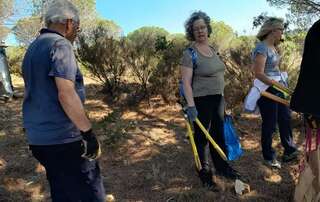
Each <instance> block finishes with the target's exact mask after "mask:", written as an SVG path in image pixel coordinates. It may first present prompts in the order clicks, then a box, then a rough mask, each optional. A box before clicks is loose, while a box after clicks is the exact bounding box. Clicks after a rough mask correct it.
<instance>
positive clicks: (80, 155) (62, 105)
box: [22, 0, 105, 202]
mask: <svg viewBox="0 0 320 202" xmlns="http://www.w3.org/2000/svg"><path fill="white" fill-rule="evenodd" d="M44 17H45V25H46V28H43V29H41V31H40V35H39V36H38V37H37V38H36V39H35V40H34V41H33V42H32V43H31V44H30V46H29V47H28V50H27V52H26V54H25V56H24V59H23V64H22V73H23V79H24V83H25V94H24V95H25V96H24V101H23V125H24V128H25V133H26V136H27V140H28V143H29V146H30V150H31V151H32V154H33V156H34V157H35V158H36V159H37V160H38V161H39V162H40V163H41V164H42V165H43V166H44V168H45V170H46V175H47V179H48V182H49V185H50V192H51V199H52V201H53V202H67V201H68V202H76V201H77V202H79V201H81V202H103V201H105V190H104V186H103V180H102V177H101V174H100V167H99V164H98V161H97V158H98V157H99V156H100V154H101V150H100V144H99V142H98V140H97V138H96V136H95V134H94V133H93V131H92V129H91V127H92V125H91V123H90V121H89V119H88V118H87V116H86V113H85V110H84V106H83V103H84V100H85V89H84V84H83V76H82V74H81V72H80V69H79V67H78V64H77V61H76V58H75V55H74V52H73V46H72V43H73V41H74V40H75V38H76V36H77V34H78V32H79V26H80V20H79V14H78V10H77V8H76V7H75V6H74V5H73V4H72V3H70V2H69V1H67V0H56V1H53V2H52V3H51V4H50V5H48V10H47V11H46V13H45V16H44Z"/></svg>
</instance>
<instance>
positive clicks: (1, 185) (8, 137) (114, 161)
mask: <svg viewBox="0 0 320 202" xmlns="http://www.w3.org/2000/svg"><path fill="white" fill-rule="evenodd" d="M87 81H88V83H89V84H88V85H87V89H88V90H87V92H88V101H87V103H86V107H87V109H88V114H89V116H90V118H91V120H93V122H94V127H95V130H96V131H97V134H98V135H99V138H100V139H101V141H102V142H103V144H102V145H103V156H102V158H101V159H100V162H101V167H102V173H103V176H104V183H105V186H106V189H107V192H108V194H113V196H114V197H115V198H116V201H290V199H291V197H292V194H293V189H294V180H295V179H296V176H297V173H296V172H295V170H296V168H297V164H298V162H292V163H289V164H284V167H283V169H281V170H280V171H277V170H271V169H269V168H267V167H266V166H264V165H263V164H262V163H261V160H262V157H261V151H260V143H259V141H260V136H259V119H258V118H257V117H254V116H249V115H245V114H242V115H241V116H239V117H235V124H236V127H237V128H238V133H239V136H240V138H241V142H242V146H243V148H244V150H245V154H244V156H243V157H242V158H241V159H240V160H239V161H237V162H234V163H233V166H234V168H236V169H237V170H238V171H239V172H240V173H241V174H242V176H243V177H244V178H246V179H248V183H249V184H250V186H251V192H250V193H249V194H246V195H244V196H236V195H235V194H234V190H233V182H232V181H229V180H226V179H224V178H221V177H215V180H216V182H217V183H218V186H219V188H220V189H221V191H220V192H218V193H213V192H209V191H206V190H205V189H203V188H201V184H200V181H199V179H198V177H197V176H196V173H195V170H194V164H193V157H192V154H191V147H190V145H189V143H188V140H187V139H186V131H185V126H184V120H183V119H182V117H181V114H180V110H179V106H168V105H166V104H164V103H163V102H162V101H161V100H160V99H159V98H154V99H152V100H151V102H150V103H149V104H146V103H144V104H141V105H139V106H138V107H135V108H133V109H124V108H122V107H119V106H118V105H116V104H107V103H108V102H106V101H105V100H106V99H105V97H104V96H103V95H102V94H100V93H98V92H99V90H100V87H99V86H98V85H97V84H96V83H95V82H93V81H92V80H87ZM15 86H17V87H18V88H19V89H20V90H21V89H22V83H21V80H19V79H15ZM21 104H22V99H17V100H12V102H9V103H6V104H0V202H5V201H17V202H18V201H49V189H48V184H47V182H46V179H45V172H44V170H43V168H42V167H41V166H40V165H39V164H38V163H37V162H36V161H35V160H34V159H33V158H32V156H31V154H30V152H29V151H28V146H27V144H26V140H25V137H24V135H23V132H22V129H21ZM294 134H295V137H298V134H299V133H298V131H297V130H294ZM275 139H276V141H274V147H275V148H277V151H278V153H281V152H282V148H281V146H280V145H279V138H278V136H277V137H276V138H275ZM296 141H298V144H299V145H301V144H302V142H303V139H299V140H297V139H296ZM279 156H280V154H279Z"/></svg>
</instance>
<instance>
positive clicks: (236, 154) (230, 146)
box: [224, 115, 243, 161]
mask: <svg viewBox="0 0 320 202" xmlns="http://www.w3.org/2000/svg"><path fill="white" fill-rule="evenodd" d="M224 139H225V144H226V149H227V158H228V160H229V161H233V160H237V159H238V158H240V157H241V156H242V154H243V150H242V149H241V145H240V141H239V137H238V135H237V133H236V131H235V129H234V127H233V124H232V117H231V116H230V115H226V116H225V117H224Z"/></svg>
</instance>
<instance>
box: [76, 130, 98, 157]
mask: <svg viewBox="0 0 320 202" xmlns="http://www.w3.org/2000/svg"><path fill="white" fill-rule="evenodd" d="M81 136H82V141H83V145H84V153H83V154H82V157H84V158H87V159H89V160H95V159H97V158H99V157H100V155H101V148H100V143H99V141H98V140H97V138H96V136H95V134H94V133H93V132H92V129H90V130H88V131H86V132H83V131H81Z"/></svg>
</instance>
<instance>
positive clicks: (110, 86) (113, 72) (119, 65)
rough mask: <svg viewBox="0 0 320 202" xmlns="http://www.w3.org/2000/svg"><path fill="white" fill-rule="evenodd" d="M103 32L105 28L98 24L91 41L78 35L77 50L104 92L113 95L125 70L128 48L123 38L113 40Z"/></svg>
mask: <svg viewBox="0 0 320 202" xmlns="http://www.w3.org/2000/svg"><path fill="white" fill-rule="evenodd" d="M104 32H105V28H104V27H102V26H98V27H97V28H96V29H95V30H94V31H93V32H92V33H93V34H92V36H91V37H92V40H91V41H88V40H86V39H87V38H86V37H85V36H83V35H80V36H79V46H78V50H77V52H78V55H79V59H80V61H81V63H82V64H83V65H84V66H85V67H86V68H87V69H88V70H89V71H90V72H91V74H92V75H93V76H94V77H95V78H97V79H98V80H99V81H100V82H101V83H102V84H103V86H104V90H105V92H107V93H109V94H111V95H114V93H115V92H117V90H118V89H119V88H120V85H121V80H122V77H123V75H124V73H125V71H126V67H127V62H126V57H125V56H126V52H127V49H128V48H127V42H126V40H125V39H120V40H115V39H113V38H112V37H108V36H106V35H103V34H102V33H104Z"/></svg>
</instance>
